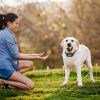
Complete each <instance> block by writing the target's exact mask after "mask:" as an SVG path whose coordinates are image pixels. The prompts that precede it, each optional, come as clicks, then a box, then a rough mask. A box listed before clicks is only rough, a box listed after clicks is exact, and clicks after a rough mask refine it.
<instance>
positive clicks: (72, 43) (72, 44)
mask: <svg viewBox="0 0 100 100" xmlns="http://www.w3.org/2000/svg"><path fill="white" fill-rule="evenodd" d="M61 47H63V50H66V52H70V53H71V52H75V51H76V50H77V49H78V48H79V42H78V40H77V39H75V38H74V37H66V38H65V39H63V40H62V42H61Z"/></svg>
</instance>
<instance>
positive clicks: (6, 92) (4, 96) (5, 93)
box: [0, 88, 29, 100]
mask: <svg viewBox="0 0 100 100" xmlns="http://www.w3.org/2000/svg"><path fill="white" fill-rule="evenodd" d="M23 95H29V93H28V92H27V91H24V90H23V91H22V90H20V89H1V88H0V100H8V98H11V97H17V96H23Z"/></svg>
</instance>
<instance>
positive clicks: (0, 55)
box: [0, 27, 19, 69]
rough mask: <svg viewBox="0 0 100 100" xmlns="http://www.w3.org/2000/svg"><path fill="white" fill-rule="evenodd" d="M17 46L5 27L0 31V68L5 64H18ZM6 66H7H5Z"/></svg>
mask: <svg viewBox="0 0 100 100" xmlns="http://www.w3.org/2000/svg"><path fill="white" fill-rule="evenodd" d="M18 56H19V51H18V46H17V44H16V40H15V37H14V36H13V33H12V32H11V31H10V30H9V29H8V28H7V27H6V28H5V29H3V30H2V31H0V69H2V68H3V67H5V65H8V66H11V67H14V66H16V65H18V63H19V62H18V60H17V59H16V58H17V57H18ZM4 64H5V65H4ZM6 67H7V66H6Z"/></svg>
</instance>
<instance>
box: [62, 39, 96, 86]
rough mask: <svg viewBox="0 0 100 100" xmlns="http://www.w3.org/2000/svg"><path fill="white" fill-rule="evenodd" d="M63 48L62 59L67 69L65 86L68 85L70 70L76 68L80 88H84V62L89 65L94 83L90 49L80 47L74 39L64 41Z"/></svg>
mask: <svg viewBox="0 0 100 100" xmlns="http://www.w3.org/2000/svg"><path fill="white" fill-rule="evenodd" d="M61 47H62V48H63V53H62V57H63V62H64V67H65V80H64V83H63V85H65V84H67V82H68V78H69V74H70V70H71V68H72V66H75V68H76V70H77V82H78V86H82V77H81V67H82V66H83V64H84V62H86V63H87V65H88V70H89V73H90V80H91V81H92V82H94V79H93V74H92V63H91V53H90V50H89V49H88V47H86V46H84V45H80V44H79V42H78V40H77V39H75V38H74V37H66V38H65V39H64V40H62V42H61Z"/></svg>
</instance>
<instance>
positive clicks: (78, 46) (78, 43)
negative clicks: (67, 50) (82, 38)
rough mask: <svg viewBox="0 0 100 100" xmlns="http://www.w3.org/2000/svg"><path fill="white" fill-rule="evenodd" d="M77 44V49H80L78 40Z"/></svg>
mask: <svg viewBox="0 0 100 100" xmlns="http://www.w3.org/2000/svg"><path fill="white" fill-rule="evenodd" d="M76 43H77V47H78V48H79V41H78V40H76Z"/></svg>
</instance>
